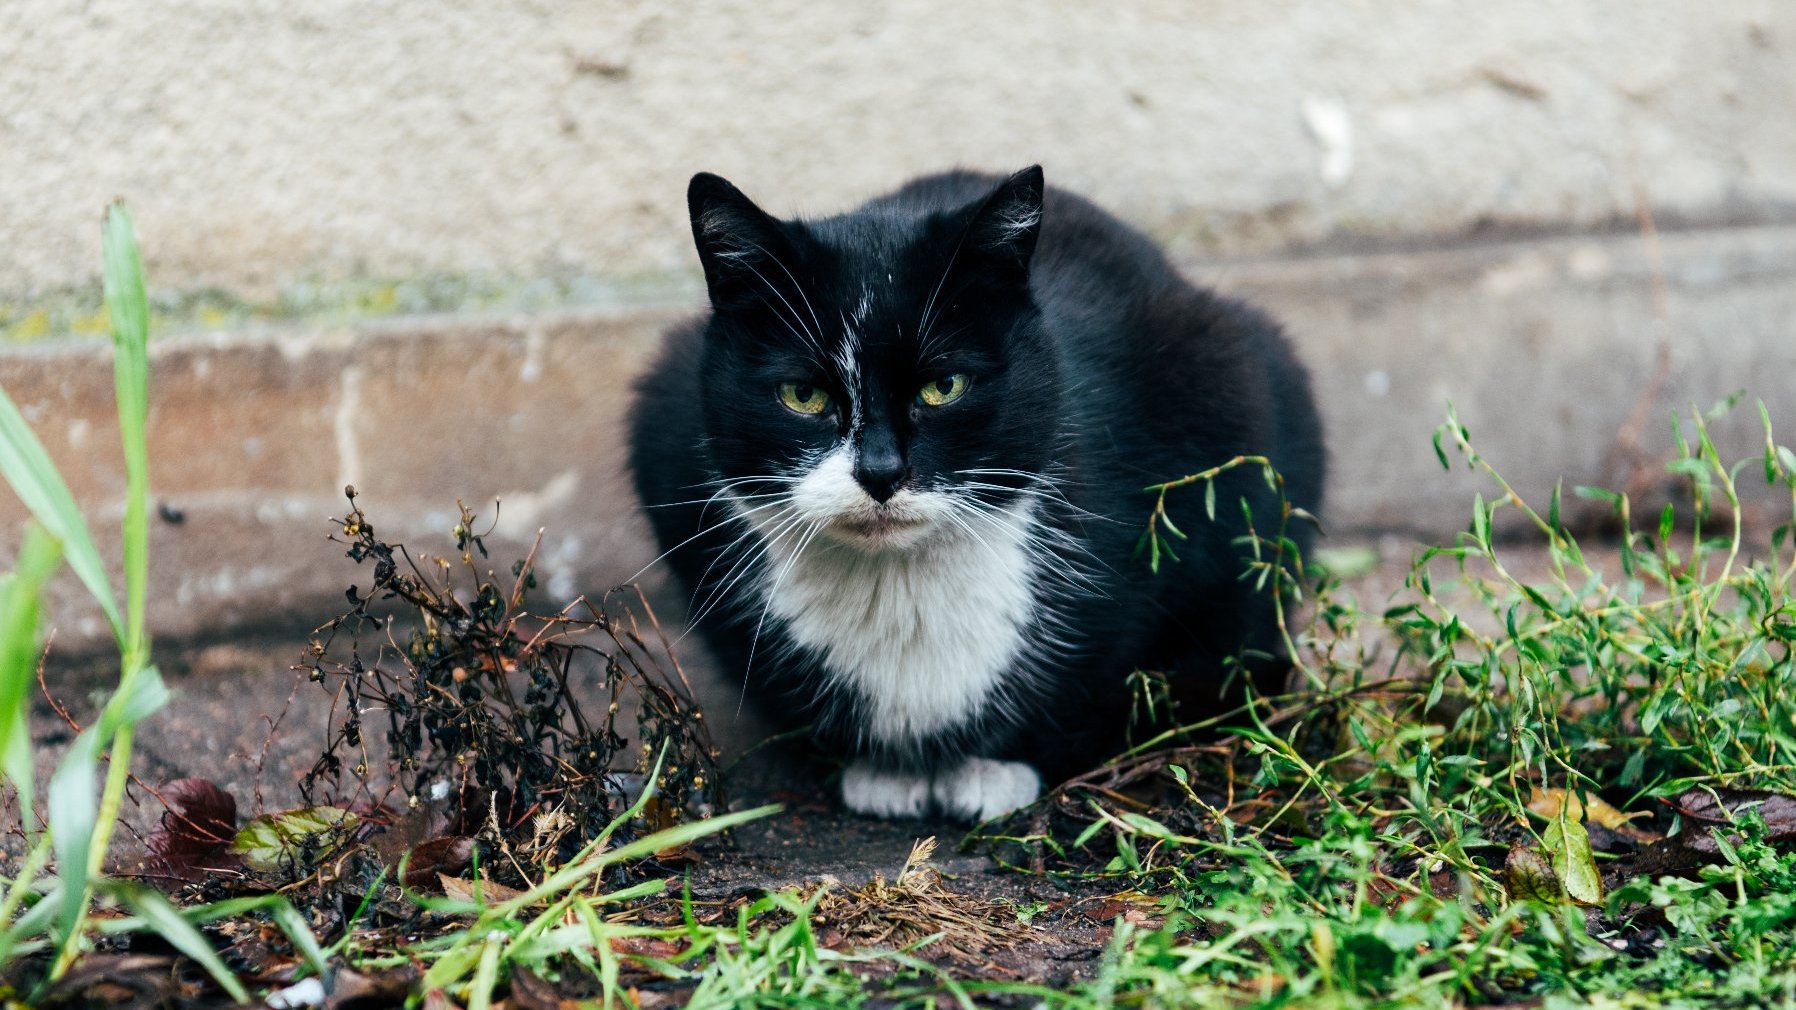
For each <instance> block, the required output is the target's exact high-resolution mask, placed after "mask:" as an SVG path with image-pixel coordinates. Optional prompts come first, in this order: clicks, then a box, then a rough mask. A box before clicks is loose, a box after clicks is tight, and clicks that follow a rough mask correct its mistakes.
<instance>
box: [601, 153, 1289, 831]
mask: <svg viewBox="0 0 1796 1010" xmlns="http://www.w3.org/2000/svg"><path fill="white" fill-rule="evenodd" d="M687 203H688V210H689V211H690V215H691V222H692V233H693V237H694V240H695V241H696V243H697V246H698V254H699V259H700V262H701V263H702V265H703V267H704V276H705V284H706V288H707V291H708V293H709V296H710V302H711V310H710V312H709V313H707V314H705V315H703V316H701V317H699V318H695V319H692V320H690V321H688V322H686V323H684V324H682V325H678V326H676V327H674V328H673V329H671V330H670V331H669V332H668V333H667V334H666V337H665V340H664V344H663V347H662V350H661V353H660V356H659V358H658V359H657V361H656V362H655V363H654V365H653V366H652V367H651V368H650V369H649V371H648V372H647V374H646V375H645V376H644V377H643V378H642V379H641V380H640V381H639V382H638V384H637V387H636V400H635V402H634V404H633V407H632V411H631V422H630V423H631V428H632V435H631V440H632V442H631V467H632V470H633V473H634V477H635V481H636V486H637V491H638V494H639V495H640V497H641V499H642V502H643V503H644V505H645V506H646V507H647V512H648V515H649V516H650V518H651V521H652V524H653V526H654V529H655V533H656V535H657V538H658V539H659V541H660V543H661V546H662V548H663V549H664V550H665V551H666V554H665V555H663V556H664V557H666V558H668V559H669V562H670V564H671V565H672V567H673V570H674V571H675V573H676V574H677V575H678V576H679V578H680V580H681V581H682V582H683V583H684V584H685V585H686V587H687V588H688V589H689V590H690V591H691V593H692V601H693V602H692V608H693V609H692V613H691V615H690V618H691V620H692V621H693V622H695V624H696V626H697V627H698V628H699V629H701V631H702V632H703V633H704V635H705V637H706V639H707V641H708V643H709V645H710V646H711V648H712V649H713V650H714V652H715V654H716V655H717V656H718V657H719V658H720V659H721V661H722V662H723V667H724V669H725V670H727V671H729V673H730V674H731V675H732V676H734V677H736V678H740V686H741V690H742V691H743V692H744V693H745V694H746V695H747V696H748V697H749V698H751V699H753V701H754V702H755V703H756V704H757V705H758V706H759V707H760V708H761V709H762V710H763V711H764V712H765V713H767V714H769V715H771V716H772V717H773V718H774V719H775V720H776V721H777V722H778V723H780V724H783V725H789V726H803V725H806V724H809V725H810V726H811V727H812V731H813V733H814V735H815V737H816V739H817V740H818V741H819V742H820V743H822V744H823V745H824V747H826V748H827V749H829V750H831V751H833V752H834V753H836V754H837V755H839V756H841V757H843V758H845V759H847V760H848V762H849V763H848V765H847V767H846V770H845V771H844V772H843V775H842V780H841V796H842V800H843V802H844V804H845V805H846V806H847V807H849V808H850V809H852V810H855V811H858V812H861V813H866V814H872V815H876V816H881V817H919V816H927V815H931V814H938V815H946V816H949V817H952V818H955V819H959V820H963V821H983V820H986V819H989V818H992V817H994V816H997V815H1000V814H1003V813H1006V812H1008V811H1010V810H1013V809H1016V808H1018V807H1021V806H1024V805H1027V804H1028V803H1030V802H1032V801H1034V800H1035V799H1036V798H1037V797H1038V796H1039V794H1040V792H1041V790H1042V788H1043V783H1044V782H1047V783H1049V784H1052V783H1054V782H1057V781H1059V780H1060V779H1062V778H1064V777H1066V776H1068V775H1071V774H1075V773H1077V772H1080V771H1083V770H1086V769H1088V768H1090V767H1091V766H1092V765H1093V764H1095V763H1096V762H1097V761H1099V760H1101V759H1102V758H1104V757H1106V756H1107V755H1109V754H1111V753H1114V748H1115V747H1116V746H1117V745H1118V744H1119V743H1120V742H1121V741H1122V739H1123V734H1124V732H1125V728H1126V724H1127V722H1128V719H1129V709H1130V688H1129V685H1128V681H1129V675H1130V673H1131V672H1132V671H1135V670H1138V669H1145V670H1157V671H1169V673H1170V682H1171V683H1172V685H1173V686H1174V688H1175V689H1176V694H1177V697H1178V699H1179V703H1180V704H1181V705H1183V706H1186V707H1185V708H1183V709H1181V712H1182V713H1188V712H1193V711H1197V712H1200V713H1201V712H1202V711H1204V710H1216V709H1217V708H1218V706H1220V705H1221V704H1223V703H1224V702H1225V700H1226V698H1227V694H1226V692H1225V690H1224V685H1225V683H1235V684H1238V683H1239V681H1240V680H1242V679H1243V678H1246V679H1252V680H1254V681H1255V682H1256V683H1257V685H1258V686H1259V687H1260V688H1261V689H1262V690H1275V689H1277V687H1278V686H1279V685H1280V684H1282V680H1283V677H1284V675H1285V673H1286V671H1287V670H1288V661H1286V660H1285V659H1283V658H1282V652H1283V650H1282V648H1281V646H1280V643H1281V641H1282V638H1281V636H1280V634H1279V632H1278V629H1277V626H1276V622H1275V611H1274V601H1273V598H1272V596H1271V594H1270V592H1265V591H1259V590H1257V589H1256V588H1255V586H1254V584H1253V582H1252V580H1249V579H1244V578H1243V574H1244V572H1246V570H1247V569H1246V564H1247V562H1246V561H1245V560H1244V559H1245V557H1246V554H1247V551H1248V547H1246V546H1244V545H1243V543H1242V542H1241V538H1242V537H1243V535H1244V534H1245V533H1246V532H1247V529H1248V520H1247V518H1245V517H1244V516H1243V514H1242V511H1243V510H1242V508H1241V507H1240V506H1241V504H1242V503H1243V502H1244V503H1245V504H1246V505H1247V506H1248V507H1249V508H1250V509H1251V514H1252V515H1253V516H1254V517H1257V518H1258V519H1259V521H1260V523H1262V524H1264V525H1265V526H1266V527H1268V529H1266V530H1262V531H1261V532H1262V534H1264V533H1267V532H1271V531H1272V530H1274V529H1276V527H1277V525H1278V521H1277V520H1278V517H1279V505H1280V503H1279V501H1278V499H1277V497H1276V496H1275V495H1274V493H1273V492H1272V491H1271V490H1270V489H1269V486H1268V484H1267V482H1266V481H1265V480H1264V479H1263V474H1262V473H1261V472H1260V471H1259V470H1258V469H1257V468H1254V467H1251V466H1250V467H1244V468H1240V469H1237V470H1234V471H1230V472H1229V473H1227V474H1225V475H1224V476H1223V477H1222V478H1221V479H1219V480H1218V482H1217V494H1216V502H1217V503H1218V504H1217V505H1216V508H1215V513H1214V514H1215V518H1214V519H1211V518H1209V516H1208V512H1207V510H1206V509H1205V506H1204V494H1203V493H1202V489H1201V488H1195V487H1194V488H1189V489H1187V490H1186V491H1185V493H1183V494H1180V493H1176V492H1175V493H1174V494H1172V495H1170V496H1169V497H1168V499H1167V502H1168V517H1169V518H1170V519H1171V520H1172V521H1173V522H1174V523H1175V524H1176V526H1177V528H1178V529H1180V530H1181V531H1183V532H1184V533H1185V534H1187V535H1188V536H1189V537H1190V539H1189V540H1188V541H1180V542H1178V545H1177V547H1176V548H1175V549H1176V550H1177V552H1178V556H1179V560H1177V561H1173V560H1171V559H1163V563H1162V564H1160V566H1159V571H1158V573H1156V572H1154V571H1152V570H1150V566H1149V564H1148V563H1147V561H1146V560H1144V559H1142V558H1139V557H1135V556H1134V554H1135V550H1136V547H1137V544H1138V540H1139V538H1140V536H1141V534H1142V531H1143V529H1144V528H1145V525H1146V522H1147V518H1148V515H1149V513H1150V511H1151V509H1152V506H1153V502H1154V498H1153V496H1152V495H1150V494H1147V493H1145V492H1144V490H1143V489H1144V487H1145V486H1147V485H1149V484H1154V483H1156V482H1160V481H1163V480H1166V479H1168V478H1170V477H1175V476H1178V475H1180V474H1184V473H1190V472H1194V471H1198V470H1202V469H1204V468H1207V467H1211V466H1214V465H1217V464H1220V463H1223V462H1224V461H1226V460H1228V459H1230V458H1231V457H1234V456H1236V455H1240V454H1263V455H1265V456H1267V457H1269V458H1270V459H1271V461H1272V462H1273V464H1274V465H1275V466H1276V467H1277V468H1278V470H1279V472H1280V473H1281V474H1282V476H1283V479H1284V488H1285V493H1286V495H1287V497H1288V500H1289V501H1290V502H1291V503H1292V504H1293V505H1294V506H1296V507H1299V508H1301V509H1303V510H1305V511H1306V512H1308V513H1310V514H1312V515H1313V514H1316V513H1318V512H1319V510H1320V507H1321V499H1322V492H1323V477H1324V468H1325V450H1324V446H1323V438H1322V427H1321V422H1320V420H1319V418H1318V415H1317V411H1316V407H1315V404H1314V400H1313V398H1312V396H1311V392H1310V381H1309V376H1308V373H1307V372H1306V371H1305V370H1304V368H1303V366H1302V365H1301V364H1299V362H1298V360H1297V359H1296V357H1295V355H1294V353H1293V351H1292V349H1291V347H1290V345H1289V344H1288V343H1287V341H1286V339H1285V337H1284V336H1283V334H1282V333H1281V331H1280V329H1279V328H1278V326H1276V325H1275V324H1274V323H1273V322H1271V321H1270V320H1269V319H1268V318H1267V317H1266V316H1264V315H1262V314H1261V313H1259V312H1258V311H1255V310H1254V309H1252V308H1249V307H1247V306H1245V305H1243V304H1241V303H1239V302H1235V301H1231V300H1228V299H1225V298H1222V297H1219V296H1216V295H1214V294H1211V293H1209V292H1206V291H1203V290H1200V289H1198V288H1195V287H1193V286H1192V285H1191V284H1189V283H1188V282H1187V281H1185V280H1184V279H1183V278H1182V277H1181V276H1180V275H1179V273H1178V272H1177V271H1176V270H1175V269H1174V268H1173V267H1172V265H1171V264H1170V263H1169V262H1168V260H1167V258H1166V257H1165V255H1164V254H1163V253H1162V252H1161V251H1160V250H1159V248H1157V247H1156V246H1155V245H1154V244H1153V243H1152V242H1151V241H1150V240H1149V239H1147V238H1146V237H1145V236H1143V235H1142V234H1141V233H1139V232H1137V231H1135V230H1134V229H1132V228H1130V227H1128V226H1127V225H1125V224H1123V223H1122V222H1120V221H1119V220H1117V219H1116V218H1114V217H1112V216H1110V215H1109V214H1107V213H1105V212H1104V211H1102V210H1100V209H1099V208H1098V207H1096V206H1095V205H1093V204H1092V203H1090V202H1088V201H1086V200H1084V199H1082V198H1080V197H1078V196H1075V195H1073V194H1071V193H1068V192H1065V191H1062V190H1060V189H1056V188H1048V187H1046V186H1045V185H1044V182H1043V176H1042V171H1041V169H1040V167H1039V166H1036V167H1032V168H1028V169H1025V170H1023V171H1021V172H1018V173H1016V174H1014V175H1011V176H1009V177H1008V178H1004V177H999V176H993V175H985V174H979V173H975V172H971V171H950V172H946V173H942V174H936V175H930V176H926V177H922V178H918V179H915V180H914V181H912V182H910V183H908V184H906V185H904V186H903V187H901V188H899V189H898V190H897V191H895V192H893V193H890V194H888V195H886V196H882V197H879V198H877V199H874V200H872V201H870V202H868V203H866V204H864V205H863V206H861V207H859V208H858V209H856V210H853V211H850V212H848V213H845V214H840V215H838V216H834V217H826V218H821V219H807V220H780V219H776V218H775V217H773V216H771V215H769V214H767V213H766V212H765V211H763V210H761V209H760V208H759V207H758V206H756V205H755V204H754V203H753V202H751V201H750V200H749V199H748V197H746V196H745V195H743V193H742V192H741V191H739V190H738V189H737V188H736V187H734V186H732V185H731V184H730V183H729V182H727V181H725V180H724V179H722V178H719V177H718V176H715V175H710V174H702V173H701V174H699V175H697V176H695V177H694V178H693V179H692V182H691V185H690V187H689V189H688V193H687ZM1287 535H1288V536H1289V537H1290V538H1291V539H1292V540H1293V541H1295V543H1296V544H1297V546H1298V547H1299V548H1300V549H1301V548H1304V547H1307V545H1308V544H1309V542H1310V539H1311V538H1312V536H1313V530H1312V529H1311V528H1310V527H1309V526H1308V525H1307V524H1303V523H1298V524H1295V525H1293V526H1292V527H1291V528H1290V529H1288V530H1287ZM1239 657H1245V660H1244V663H1245V665H1244V667H1243V666H1237V665H1236V663H1237V662H1238V661H1239ZM1231 671H1233V672H1232V673H1231Z"/></svg>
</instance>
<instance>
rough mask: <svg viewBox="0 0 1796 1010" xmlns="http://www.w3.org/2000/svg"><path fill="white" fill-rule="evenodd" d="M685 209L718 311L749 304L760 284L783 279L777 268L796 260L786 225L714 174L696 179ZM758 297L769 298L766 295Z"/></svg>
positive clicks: (707, 173) (727, 181)
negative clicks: (793, 258) (778, 265)
mask: <svg viewBox="0 0 1796 1010" xmlns="http://www.w3.org/2000/svg"><path fill="white" fill-rule="evenodd" d="M686 208H687V210H688V211H689V212H690V213H691V215H692V239H693V242H694V243H695V244H696V245H697V246H698V258H699V261H700V262H701V263H703V264H704V267H705V286H706V287H707V288H709V289H710V292H711V304H712V305H713V306H714V307H716V308H718V309H728V308H732V307H735V306H739V305H743V304H747V303H748V302H750V301H751V300H753V299H754V298H755V296H756V294H757V291H758V288H757V285H760V286H766V285H770V284H773V283H775V282H776V281H778V280H781V279H783V277H782V273H783V271H782V270H780V269H776V265H777V264H780V263H786V262H790V261H791V259H790V253H791V244H790V240H789V239H788V237H787V235H786V231H785V228H784V226H783V225H781V223H780V222H779V220H778V219H776V218H774V217H773V215H771V214H768V213H767V212H766V211H764V210H762V209H761V208H760V207H757V206H756V205H755V202H754V201H753V200H750V199H749V198H748V197H747V196H746V195H745V194H744V193H743V192H742V191H741V190H739V189H737V188H736V187H735V186H733V185H731V184H730V182H729V180H727V179H724V178H723V177H722V176H717V175H712V174H711V173H709V172H700V173H699V174H697V175H695V176H693V177H692V184H691V185H690V186H688V187H687V189H686ZM759 293H760V295H761V296H762V297H765V294H766V293H765V292H759Z"/></svg>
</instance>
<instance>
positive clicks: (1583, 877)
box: [1540, 807, 1603, 905]
mask: <svg viewBox="0 0 1796 1010" xmlns="http://www.w3.org/2000/svg"><path fill="white" fill-rule="evenodd" d="M1540 840H1541V844H1543V845H1545V846H1546V848H1547V851H1548V852H1550V853H1552V856H1553V873H1554V874H1555V875H1557V876H1558V878H1559V883H1560V885H1561V886H1562V887H1564V888H1565V896H1566V897H1568V898H1570V899H1571V900H1572V901H1573V902H1575V903H1577V904H1580V905H1601V904H1602V903H1603V876H1602V874H1601V873H1599V872H1597V868H1596V854H1595V853H1593V852H1592V851H1591V850H1590V833H1589V832H1587V831H1585V830H1584V825H1583V823H1581V822H1579V821H1576V820H1573V819H1572V818H1571V817H1570V816H1568V812H1567V811H1566V809H1565V808H1564V807H1561V808H1560V810H1559V816H1557V817H1555V818H1553V823H1552V824H1549V825H1548V826H1547V830H1546V833H1545V834H1543V835H1542V836H1541V838H1540Z"/></svg>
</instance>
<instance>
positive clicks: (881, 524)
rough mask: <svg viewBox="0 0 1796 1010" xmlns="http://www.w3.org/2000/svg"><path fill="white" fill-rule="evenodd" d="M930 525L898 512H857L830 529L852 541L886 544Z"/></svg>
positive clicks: (919, 518) (918, 517)
mask: <svg viewBox="0 0 1796 1010" xmlns="http://www.w3.org/2000/svg"><path fill="white" fill-rule="evenodd" d="M928 525H929V520H927V519H924V518H922V517H921V516H916V515H906V514H904V513H897V512H885V511H880V512H873V513H866V512H857V513H855V514H853V515H849V516H843V517H841V518H839V519H837V520H835V521H834V522H832V523H830V528H831V529H832V530H834V531H836V532H838V533H841V534H845V535H846V536H847V537H848V538H850V539H858V540H863V541H868V542H872V543H884V542H886V541H889V540H893V539H897V538H902V537H904V535H905V534H908V533H915V532H917V531H919V530H921V529H923V528H924V527H926V526H928Z"/></svg>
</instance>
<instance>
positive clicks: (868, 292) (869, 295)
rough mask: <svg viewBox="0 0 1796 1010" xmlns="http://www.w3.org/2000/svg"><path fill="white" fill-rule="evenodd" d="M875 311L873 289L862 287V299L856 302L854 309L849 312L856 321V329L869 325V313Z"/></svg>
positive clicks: (850, 316)
mask: <svg viewBox="0 0 1796 1010" xmlns="http://www.w3.org/2000/svg"><path fill="white" fill-rule="evenodd" d="M872 311H873V289H872V288H870V287H864V288H861V300H860V301H858V302H855V303H854V310H853V311H852V312H850V313H848V316H849V318H850V319H852V320H853V321H854V325H855V328H856V329H859V328H860V327H863V326H866V325H867V315H868V314H869V313H871V312H872Z"/></svg>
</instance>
